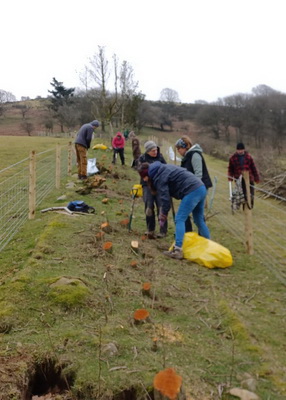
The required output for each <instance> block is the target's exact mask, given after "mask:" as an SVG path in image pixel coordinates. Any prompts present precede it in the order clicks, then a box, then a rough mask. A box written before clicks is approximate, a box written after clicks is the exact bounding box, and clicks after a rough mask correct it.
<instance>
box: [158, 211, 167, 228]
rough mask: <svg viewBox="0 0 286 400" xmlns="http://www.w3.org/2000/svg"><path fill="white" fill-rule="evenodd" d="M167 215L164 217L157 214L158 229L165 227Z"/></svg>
mask: <svg viewBox="0 0 286 400" xmlns="http://www.w3.org/2000/svg"><path fill="white" fill-rule="evenodd" d="M167 218H168V217H167V215H164V214H161V213H160V214H159V225H160V228H163V226H164V225H165V223H166V221H167Z"/></svg>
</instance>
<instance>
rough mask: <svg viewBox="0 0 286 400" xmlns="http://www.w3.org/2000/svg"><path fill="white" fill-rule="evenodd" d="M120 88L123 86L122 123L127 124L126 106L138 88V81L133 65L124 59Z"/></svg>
mask: <svg viewBox="0 0 286 400" xmlns="http://www.w3.org/2000/svg"><path fill="white" fill-rule="evenodd" d="M120 88H121V125H122V126H123V125H124V124H125V122H126V121H125V107H126V104H127V102H128V101H130V100H131V99H132V97H133V95H134V94H135V93H136V90H137V88H138V82H136V81H135V80H134V71H133V68H132V66H131V65H130V64H129V63H128V62H127V61H123V63H122V65H121V70H120Z"/></svg>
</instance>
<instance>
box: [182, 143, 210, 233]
mask: <svg viewBox="0 0 286 400" xmlns="http://www.w3.org/2000/svg"><path fill="white" fill-rule="evenodd" d="M175 146H176V148H177V150H178V153H179V154H180V155H181V156H182V157H183V158H182V161H181V167H183V168H186V169H187V170H188V171H190V172H192V173H193V174H194V175H196V176H197V177H198V178H200V179H201V180H202V182H203V183H204V185H205V187H206V189H209V188H210V187H212V185H213V184H212V181H211V178H210V175H209V172H208V169H207V166H206V162H205V159H204V157H203V154H202V152H203V150H202V148H201V146H200V145H199V144H197V143H196V144H194V145H193V144H192V141H191V139H190V138H189V136H187V135H184V136H182V137H181V138H180V139H179V140H177V142H176V144H175ZM191 231H192V222H191V218H190V217H189V218H188V219H187V221H186V232H191Z"/></svg>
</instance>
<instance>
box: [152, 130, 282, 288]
mask: <svg viewBox="0 0 286 400" xmlns="http://www.w3.org/2000/svg"><path fill="white" fill-rule="evenodd" d="M152 140H155V141H156V139H155V138H152ZM160 145H161V152H162V153H163V155H164V156H165V157H166V161H167V162H170V163H175V164H177V165H180V158H179V157H178V154H176V149H174V146H173V144H170V143H169V141H167V140H163V141H162V142H161V143H160ZM208 169H209V173H210V174H211V177H212V180H213V182H214V181H215V182H216V184H215V185H214V186H213V188H211V189H210V190H209V194H208V204H209V205H210V203H212V210H211V215H213V217H212V218H213V221H215V222H216V223H217V224H220V225H222V226H223V227H224V229H225V230H226V231H228V232H229V233H230V234H231V235H232V237H234V238H236V239H237V240H238V241H239V242H241V243H243V244H244V245H245V242H246V221H245V215H244V212H243V206H241V207H240V208H239V209H238V210H237V211H234V212H233V211H232V207H231V201H230V193H229V186H228V177H227V171H226V168H225V173H223V172H222V171H221V170H219V169H217V168H216V167H214V166H213V164H212V162H211V160H210V161H208ZM214 192H215V193H214ZM212 197H213V201H212V202H211V201H210V199H211V198H212ZM251 214H252V226H253V246H254V255H255V256H256V257H258V258H259V260H260V262H261V264H262V265H263V266H264V267H265V268H267V269H268V270H270V271H271V272H272V273H273V274H274V275H275V276H276V278H277V279H278V280H279V281H280V282H281V283H283V284H284V285H286V235H285V233H284V229H285V228H284V227H285V226H286V199H285V198H283V197H281V196H277V195H275V194H274V193H271V192H268V191H266V190H262V189H259V188H258V187H255V200H254V207H253V209H252V212H251Z"/></svg>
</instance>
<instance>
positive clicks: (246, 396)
mask: <svg viewBox="0 0 286 400" xmlns="http://www.w3.org/2000/svg"><path fill="white" fill-rule="evenodd" d="M229 393H230V394H231V395H232V396H236V397H239V398H240V399H241V400H259V397H258V396H257V394H255V393H253V392H250V391H249V390H246V389H239V388H233V389H231V390H230V391H229Z"/></svg>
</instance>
